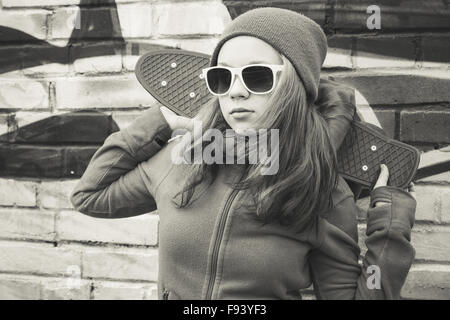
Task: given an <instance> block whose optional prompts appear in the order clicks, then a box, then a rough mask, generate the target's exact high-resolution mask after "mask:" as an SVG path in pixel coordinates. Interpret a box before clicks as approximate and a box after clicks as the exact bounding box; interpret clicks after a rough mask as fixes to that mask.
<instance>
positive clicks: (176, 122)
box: [159, 106, 193, 130]
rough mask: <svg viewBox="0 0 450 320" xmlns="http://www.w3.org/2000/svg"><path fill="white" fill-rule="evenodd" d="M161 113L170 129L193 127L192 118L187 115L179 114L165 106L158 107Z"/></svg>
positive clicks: (189, 128)
mask: <svg viewBox="0 0 450 320" xmlns="http://www.w3.org/2000/svg"><path fill="white" fill-rule="evenodd" d="M159 109H160V110H161V113H162V114H163V116H164V118H166V121H167V123H168V124H169V126H170V128H171V129H172V130H176V129H188V130H192V129H193V120H192V119H190V118H187V117H183V116H179V115H177V114H176V113H175V112H173V111H172V110H170V109H169V108H167V107H164V106H163V107H160V108H159Z"/></svg>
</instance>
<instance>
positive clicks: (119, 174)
mask: <svg viewBox="0 0 450 320" xmlns="http://www.w3.org/2000/svg"><path fill="white" fill-rule="evenodd" d="M170 135H171V130H170V127H169V124H168V123H167V121H166V120H165V118H164V116H163V115H162V113H161V111H160V110H159V107H158V106H154V107H151V108H150V109H148V110H145V111H144V112H143V113H142V114H141V115H140V116H138V117H137V118H136V119H135V120H134V121H133V122H132V123H131V124H130V125H129V126H128V127H127V128H124V129H122V130H120V131H118V132H115V133H113V134H111V135H110V136H109V137H108V138H107V139H106V140H105V142H104V144H103V146H102V147H100V148H99V149H98V150H97V151H96V152H95V154H94V155H93V157H92V158H91V160H90V162H89V165H88V167H87V169H86V171H85V172H84V174H83V176H82V177H81V179H80V180H79V181H78V183H77V185H76V186H75V189H74V190H73V191H72V193H71V195H70V200H71V202H72V204H73V206H74V207H75V209H77V210H78V211H80V212H81V213H84V214H86V215H89V216H92V217H96V218H123V217H130V216H136V215H140V214H143V213H147V212H150V211H153V210H155V209H156V204H155V200H154V198H153V196H152V195H151V194H150V191H149V189H148V188H147V187H148V185H146V184H145V183H144V181H143V179H142V172H141V171H142V169H141V167H140V163H141V162H142V161H145V160H147V159H149V158H150V157H152V156H153V155H155V154H156V153H157V152H158V151H159V150H161V149H162V146H163V145H164V144H165V143H166V142H167V140H168V139H169V138H170Z"/></svg>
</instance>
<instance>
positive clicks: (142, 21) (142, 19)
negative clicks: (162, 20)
mask: <svg viewBox="0 0 450 320" xmlns="http://www.w3.org/2000/svg"><path fill="white" fill-rule="evenodd" d="M117 13H118V16H119V20H120V29H121V31H122V36H123V37H124V38H150V37H151V36H152V35H154V33H155V32H154V29H155V26H154V25H152V14H153V10H152V6H151V5H150V4H148V3H139V4H129V5H119V6H117Z"/></svg>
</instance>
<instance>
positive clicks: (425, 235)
mask: <svg viewBox="0 0 450 320" xmlns="http://www.w3.org/2000/svg"><path fill="white" fill-rule="evenodd" d="M411 241H412V244H413V246H414V248H415V249H416V259H418V260H430V261H443V262H450V227H448V226H414V228H413V234H412V235H411Z"/></svg>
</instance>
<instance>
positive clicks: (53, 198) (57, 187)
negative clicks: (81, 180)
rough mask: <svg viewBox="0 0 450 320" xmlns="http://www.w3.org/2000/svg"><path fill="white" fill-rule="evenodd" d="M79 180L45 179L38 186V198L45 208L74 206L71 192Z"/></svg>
mask: <svg viewBox="0 0 450 320" xmlns="http://www.w3.org/2000/svg"><path fill="white" fill-rule="evenodd" d="M77 182H78V180H65V181H43V182H41V184H40V185H39V187H38V199H39V202H40V205H41V206H42V207H44V208H65V209H70V208H73V205H72V203H71V202H70V199H69V197H70V193H71V192H72V190H73V189H74V188H75V185H76V184H77Z"/></svg>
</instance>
